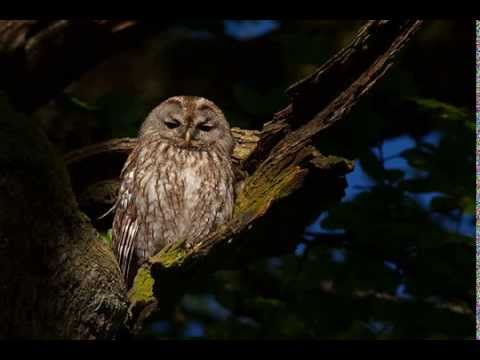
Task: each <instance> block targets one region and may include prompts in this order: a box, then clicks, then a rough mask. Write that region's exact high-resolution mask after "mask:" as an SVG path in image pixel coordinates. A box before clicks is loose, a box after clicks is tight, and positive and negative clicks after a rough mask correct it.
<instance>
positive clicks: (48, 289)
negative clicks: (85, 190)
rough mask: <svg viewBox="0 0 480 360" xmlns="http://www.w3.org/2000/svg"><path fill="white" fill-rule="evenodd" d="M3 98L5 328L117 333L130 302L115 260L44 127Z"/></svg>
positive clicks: (1, 324)
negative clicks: (84, 210) (79, 200)
mask: <svg viewBox="0 0 480 360" xmlns="http://www.w3.org/2000/svg"><path fill="white" fill-rule="evenodd" d="M0 101H1V104H0V109H1V114H2V118H0V129H1V132H0V209H1V212H0V242H1V243H0V278H1V287H0V336H1V337H29V338H73V339H89V338H109V337H112V336H114V335H115V333H116V332H117V330H118V328H119V327H120V326H121V324H122V321H123V320H124V319H125V314H126V309H127V298H126V289H125V286H124V284H123V281H122V277H121V274H120V270H119V269H118V265H117V262H116V260H115V259H114V257H113V255H112V253H111V251H110V250H109V249H108V246H107V245H105V244H104V243H102V242H101V241H100V240H99V239H98V238H97V232H96V230H95V229H94V228H93V226H92V225H91V223H90V220H89V219H88V217H87V216H85V215H84V214H83V213H82V212H80V210H79V209H78V206H77V203H76V200H75V197H74V194H73V193H72V190H71V186H70V183H69V177H68V174H67V172H66V169H65V165H64V162H63V161H62V159H61V158H60V157H59V155H58V154H57V153H56V152H55V151H54V150H53V148H52V146H51V145H50V144H49V142H48V140H47V138H46V137H45V135H44V134H43V133H42V132H41V131H40V130H39V129H38V127H37V126H36V124H35V123H33V122H32V121H29V120H28V119H26V118H24V117H23V116H22V115H19V114H17V113H14V112H13V111H11V109H9V108H8V107H9V105H8V104H7V103H6V99H5V97H4V96H1V98H0Z"/></svg>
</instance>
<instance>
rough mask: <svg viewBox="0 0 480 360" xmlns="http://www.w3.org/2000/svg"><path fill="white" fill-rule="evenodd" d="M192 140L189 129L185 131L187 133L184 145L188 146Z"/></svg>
mask: <svg viewBox="0 0 480 360" xmlns="http://www.w3.org/2000/svg"><path fill="white" fill-rule="evenodd" d="M191 140H192V130H191V129H187V131H185V143H186V144H187V145H190V141H191Z"/></svg>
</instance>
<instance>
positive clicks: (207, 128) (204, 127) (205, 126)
mask: <svg viewBox="0 0 480 360" xmlns="http://www.w3.org/2000/svg"><path fill="white" fill-rule="evenodd" d="M197 128H198V129H199V130H201V131H210V130H212V129H213V128H214V126H213V125H211V124H207V123H201V124H198V126H197Z"/></svg>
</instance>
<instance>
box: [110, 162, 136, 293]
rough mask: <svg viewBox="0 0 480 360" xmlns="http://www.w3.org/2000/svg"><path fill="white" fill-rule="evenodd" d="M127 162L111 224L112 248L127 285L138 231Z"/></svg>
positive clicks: (133, 271)
mask: <svg viewBox="0 0 480 360" xmlns="http://www.w3.org/2000/svg"><path fill="white" fill-rule="evenodd" d="M128 165H129V162H128V161H127V163H126V164H125V168H124V170H123V171H122V178H123V181H122V185H121V187H120V191H119V194H118V198H117V202H116V204H115V208H116V212H115V217H114V220H113V226H112V244H113V250H114V252H115V255H116V257H117V260H118V262H119V265H120V269H121V270H122V273H123V275H124V278H125V280H126V283H127V286H130V284H131V281H133V276H135V272H136V270H137V269H136V262H137V261H136V259H135V240H136V236H137V232H138V224H139V222H138V219H137V211H136V204H135V194H134V191H135V186H134V180H133V172H132V171H129V166H128Z"/></svg>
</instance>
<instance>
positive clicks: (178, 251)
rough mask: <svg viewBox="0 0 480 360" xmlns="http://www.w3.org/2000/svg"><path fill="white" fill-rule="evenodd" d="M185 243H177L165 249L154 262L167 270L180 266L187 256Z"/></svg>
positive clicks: (155, 257)
mask: <svg viewBox="0 0 480 360" xmlns="http://www.w3.org/2000/svg"><path fill="white" fill-rule="evenodd" d="M184 243H185V242H184V241H177V242H176V243H174V244H173V245H172V246H170V247H167V248H164V249H163V250H162V251H160V253H158V254H157V255H156V256H154V257H153V258H152V262H154V263H158V264H161V265H162V266H163V267H166V268H169V267H173V266H178V265H180V264H181V263H182V262H183V259H184V258H185V257H186V255H187V250H186V249H185V246H184Z"/></svg>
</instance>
